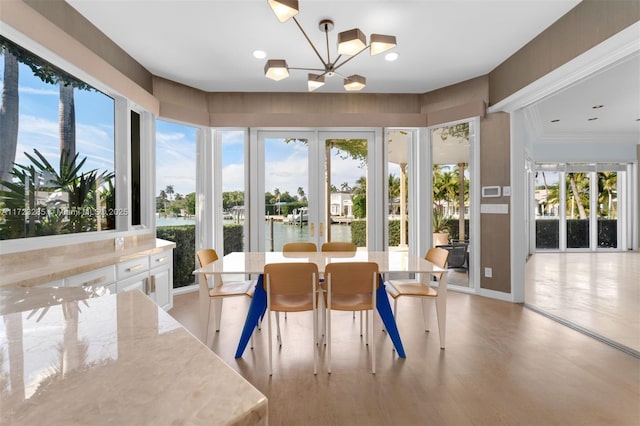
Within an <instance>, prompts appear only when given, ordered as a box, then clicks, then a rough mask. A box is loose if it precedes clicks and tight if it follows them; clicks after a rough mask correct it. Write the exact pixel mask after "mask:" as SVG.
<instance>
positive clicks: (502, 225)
mask: <svg viewBox="0 0 640 426" xmlns="http://www.w3.org/2000/svg"><path fill="white" fill-rule="evenodd" d="M509 128H510V126H509V114H506V113H495V114H489V115H487V117H486V118H484V119H483V120H481V121H480V185H481V186H511V183H510V160H509V157H510V143H511V140H510V130H509ZM480 202H481V203H483V204H509V197H498V198H483V199H481V200H480ZM510 218H511V211H509V214H487V213H482V214H480V234H481V238H480V244H481V247H480V254H481V258H480V274H481V279H480V287H482V288H486V289H489V290H496V291H502V292H505V293H509V292H511V277H510V276H511V260H510V259H511V241H510V239H511V225H510V224H511V219H510ZM485 267H490V268H492V270H493V271H492V275H493V276H492V278H486V277H485V276H484V268H485Z"/></svg>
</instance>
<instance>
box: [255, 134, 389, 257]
mask: <svg viewBox="0 0 640 426" xmlns="http://www.w3.org/2000/svg"><path fill="white" fill-rule="evenodd" d="M250 141H251V142H254V141H255V143H250V147H251V148H250V155H249V164H250V165H249V205H250V206H251V207H250V209H251V215H250V217H251V219H250V220H251V226H250V228H249V229H250V231H249V232H250V236H249V245H250V249H251V250H258V251H271V250H273V251H280V250H281V249H282V245H283V244H284V243H286V242H289V241H312V242H314V243H316V244H317V245H318V246H320V245H321V244H322V243H324V242H325V241H351V242H355V243H356V245H357V246H358V247H375V248H376V249H381V248H382V236H379V235H378V234H377V233H374V232H370V230H371V229H372V228H371V226H372V225H371V224H372V223H379V224H380V225H379V227H378V229H382V220H383V215H382V213H380V212H384V211H385V209H384V207H383V206H384V203H385V200H384V197H382V196H381V194H383V190H382V185H383V183H384V179H383V177H382V176H383V173H382V167H381V165H382V161H381V158H380V156H379V155H377V154H376V153H378V152H381V149H378V148H377V147H379V146H381V143H382V138H381V132H380V131H377V130H366V129H365V130H360V129H356V130H335V131H334V130H252V131H251V134H250Z"/></svg>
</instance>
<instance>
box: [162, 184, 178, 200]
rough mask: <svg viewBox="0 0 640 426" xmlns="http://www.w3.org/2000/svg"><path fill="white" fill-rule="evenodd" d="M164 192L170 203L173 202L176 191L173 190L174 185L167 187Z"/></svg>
mask: <svg viewBox="0 0 640 426" xmlns="http://www.w3.org/2000/svg"><path fill="white" fill-rule="evenodd" d="M164 192H165V193H166V194H167V198H168V199H169V201H172V200H173V198H172V195H173V194H174V193H175V191H174V190H173V185H167V187H166V188H165V189H164Z"/></svg>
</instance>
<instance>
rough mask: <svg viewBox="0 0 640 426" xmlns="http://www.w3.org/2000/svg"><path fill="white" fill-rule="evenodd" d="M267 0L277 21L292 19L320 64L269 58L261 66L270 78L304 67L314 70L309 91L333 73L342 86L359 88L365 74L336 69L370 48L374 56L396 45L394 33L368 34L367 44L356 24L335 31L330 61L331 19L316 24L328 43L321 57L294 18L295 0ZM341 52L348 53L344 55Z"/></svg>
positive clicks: (352, 89) (310, 77) (365, 81)
mask: <svg viewBox="0 0 640 426" xmlns="http://www.w3.org/2000/svg"><path fill="white" fill-rule="evenodd" d="M267 2H268V3H269V6H271V9H272V10H273V13H275V15H276V17H277V18H278V20H279V21H280V22H286V21H288V20H289V19H293V21H294V22H295V23H296V25H297V26H298V28H299V29H300V31H301V32H302V34H303V35H304V37H305V38H306V39H307V42H308V43H309V45H310V46H311V48H312V49H313V51H314V52H315V54H316V56H317V57H318V59H320V62H321V63H322V67H320V68H295V67H290V66H288V64H287V61H285V60H284V59H269V60H268V61H267V63H266V65H265V66H264V75H265V77H267V78H270V79H272V80H275V81H279V80H282V79H284V78H287V77H289V70H305V71H313V72H312V73H309V74H308V75H307V87H308V90H309V92H313V91H314V90H316V89H318V88H320V87H322V86H323V85H324V82H325V77H333V76H334V75H337V76H340V77H342V78H343V79H344V89H345V90H347V91H357V90H362V89H364V87H365V86H366V85H367V79H366V78H365V77H363V76H361V75H358V74H354V75H350V76H344V75H342V74H340V73H339V72H338V69H339V68H341V67H342V66H343V65H344V64H346V63H347V62H349V61H350V60H352V59H353V58H355V57H356V56H358V55H359V54H361V53H362V52H364V51H365V50H367V49H369V53H370V54H371V56H374V55H378V54H380V53H382V52H385V51H387V50H389V49H393V48H394V47H396V37H395V36H392V35H383V34H371V37H370V38H369V44H367V37H366V36H365V34H364V33H363V32H362V31H360V29H359V28H354V29H351V30H347V31H343V32H341V33H338V57H337V58H335V60H333V61H332V60H331V55H330V52H329V31H331V30H332V29H333V21H331V20H330V19H323V20H321V21H320V23H319V24H318V27H319V29H320V31H322V32H324V33H325V39H326V44H327V55H326V59H325V58H323V57H322V55H321V54H320V52H319V51H318V49H316V47H315V45H314V44H313V43H312V42H311V39H310V38H309V36H308V35H307V33H306V32H305V31H304V29H303V28H302V26H301V25H300V23H299V22H298V20H297V19H296V15H297V14H298V11H299V9H298V0H267ZM343 56H348V57H347V58H343ZM341 59H342V61H341Z"/></svg>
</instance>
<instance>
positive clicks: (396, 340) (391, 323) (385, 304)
mask: <svg viewBox="0 0 640 426" xmlns="http://www.w3.org/2000/svg"><path fill="white" fill-rule="evenodd" d="M376 309H377V310H378V313H379V314H380V318H382V322H383V323H384V326H385V328H386V330H387V333H388V334H389V338H391V341H392V342H393V346H394V347H395V348H396V352H397V353H398V356H399V357H400V358H406V357H407V356H406V355H405V353H404V347H403V346H402V340H400V333H399V332H398V326H397V325H396V321H395V319H394V317H393V312H392V311H391V305H390V304H389V298H388V297H387V291H386V290H385V288H384V280H383V279H382V276H381V277H380V286H379V287H378V292H377V294H376Z"/></svg>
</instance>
